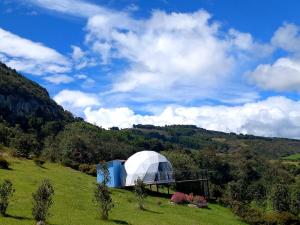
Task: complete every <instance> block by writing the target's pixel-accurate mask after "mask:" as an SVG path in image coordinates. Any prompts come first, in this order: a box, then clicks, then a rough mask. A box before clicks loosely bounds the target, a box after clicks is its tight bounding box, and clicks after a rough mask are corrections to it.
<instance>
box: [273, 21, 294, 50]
mask: <svg viewBox="0 0 300 225" xmlns="http://www.w3.org/2000/svg"><path fill="white" fill-rule="evenodd" d="M299 31H300V29H299V27H298V26H296V25H295V24H290V23H285V24H284V25H283V26H281V27H280V28H279V29H278V30H277V31H276V32H275V34H274V35H273V37H272V44H273V45H274V46H276V47H278V48H282V49H284V50H286V51H290V52H298V53H299V52H300V32H299Z"/></svg>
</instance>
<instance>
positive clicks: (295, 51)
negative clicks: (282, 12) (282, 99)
mask: <svg viewBox="0 0 300 225" xmlns="http://www.w3.org/2000/svg"><path fill="white" fill-rule="evenodd" d="M299 31H300V29H299V27H297V26H296V25H294V24H288V23H286V24H284V25H283V26H282V27H280V28H279V29H278V30H277V31H276V32H275V33H274V35H273V37H272V41H271V42H272V44H273V45H274V46H275V47H277V48H280V49H282V50H285V51H287V52H289V54H287V56H285V57H281V58H278V59H277V60H276V61H275V62H274V63H272V64H260V65H258V66H257V67H256V69H255V70H254V71H252V72H249V73H248V74H247V76H248V78H249V80H250V81H251V82H252V83H254V84H256V85H257V86H259V87H260V88H262V89H267V90H275V91H298V92H300V33H299Z"/></svg>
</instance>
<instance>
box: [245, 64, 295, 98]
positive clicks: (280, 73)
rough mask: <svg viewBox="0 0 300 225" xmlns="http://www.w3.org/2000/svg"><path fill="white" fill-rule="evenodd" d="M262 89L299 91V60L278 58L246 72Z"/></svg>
mask: <svg viewBox="0 0 300 225" xmlns="http://www.w3.org/2000/svg"><path fill="white" fill-rule="evenodd" d="M248 76H249V78H250V81H251V82H254V83H255V84H256V85H258V86H259V87H261V88H263V89H269V90H276V91H299V92H300V60H297V59H292V58H280V59H278V60H276V61H275V62H274V63H273V64H262V65H259V66H258V67H257V68H256V69H255V70H254V71H253V72H251V73H249V74H248Z"/></svg>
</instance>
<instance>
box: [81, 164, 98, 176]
mask: <svg viewBox="0 0 300 225" xmlns="http://www.w3.org/2000/svg"><path fill="white" fill-rule="evenodd" d="M78 170H79V171H80V172H83V173H86V174H88V175H91V176H94V177H95V176H97V169H96V165H89V164H80V165H79V167H78Z"/></svg>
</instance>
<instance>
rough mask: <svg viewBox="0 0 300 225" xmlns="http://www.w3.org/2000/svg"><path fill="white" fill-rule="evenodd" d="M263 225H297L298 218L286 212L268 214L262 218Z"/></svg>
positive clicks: (299, 222)
mask: <svg viewBox="0 0 300 225" xmlns="http://www.w3.org/2000/svg"><path fill="white" fill-rule="evenodd" d="M264 220H265V224H268V225H277V224H284V225H298V224H300V220H299V218H297V217H296V216H294V215H293V214H291V213H288V212H269V213H266V215H265V216H264Z"/></svg>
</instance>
